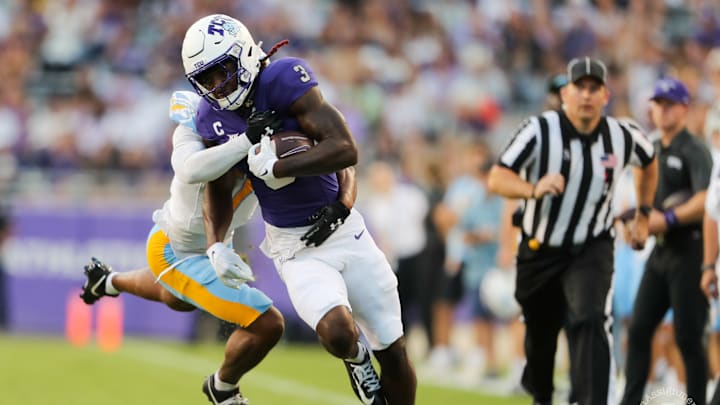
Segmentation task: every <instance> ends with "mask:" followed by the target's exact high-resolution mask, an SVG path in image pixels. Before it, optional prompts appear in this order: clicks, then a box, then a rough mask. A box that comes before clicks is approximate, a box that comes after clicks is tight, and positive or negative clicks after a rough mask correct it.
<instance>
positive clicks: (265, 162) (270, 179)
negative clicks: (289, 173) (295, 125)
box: [248, 131, 314, 190]
mask: <svg viewBox="0 0 720 405" xmlns="http://www.w3.org/2000/svg"><path fill="white" fill-rule="evenodd" d="M313 144H314V142H313V141H312V139H310V138H308V137H306V136H305V135H303V134H301V133H299V132H290V131H285V132H279V133H277V134H273V135H271V136H270V137H267V136H263V137H262V138H261V139H260V143H258V144H255V145H254V146H253V147H252V149H251V151H250V153H249V154H248V166H249V168H250V171H251V172H252V173H253V174H254V175H255V176H257V177H258V178H259V179H261V180H263V181H265V184H267V185H268V187H270V188H272V189H273V190H277V189H279V188H282V187H285V186H287V185H288V184H290V183H292V182H293V181H295V177H280V178H276V177H275V175H274V173H273V168H274V167H275V163H276V162H277V161H278V160H279V159H282V158H286V157H288V156H291V155H294V154H296V153H300V152H305V151H307V150H309V149H310V148H311V147H312V146H313Z"/></svg>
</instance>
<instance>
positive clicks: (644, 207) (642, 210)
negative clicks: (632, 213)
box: [637, 205, 652, 217]
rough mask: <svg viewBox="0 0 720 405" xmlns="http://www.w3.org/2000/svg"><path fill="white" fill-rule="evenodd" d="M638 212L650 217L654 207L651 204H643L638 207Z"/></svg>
mask: <svg viewBox="0 0 720 405" xmlns="http://www.w3.org/2000/svg"><path fill="white" fill-rule="evenodd" d="M637 210H638V213H640V215H642V216H644V217H649V216H650V212H652V207H651V206H649V205H641V206H639V207H638V208H637Z"/></svg>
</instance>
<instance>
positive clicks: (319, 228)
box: [300, 201, 350, 246]
mask: <svg viewBox="0 0 720 405" xmlns="http://www.w3.org/2000/svg"><path fill="white" fill-rule="evenodd" d="M348 215H350V210H349V209H348V208H347V207H346V206H345V204H343V203H341V202H340V201H335V202H334V203H332V204H328V205H326V206H324V207H322V208H320V209H319V210H318V212H316V213H315V214H313V216H311V217H310V221H311V222H313V225H312V226H311V227H310V229H308V231H307V232H305V235H303V236H302V237H301V238H300V240H301V241H304V242H305V246H320V245H322V243H323V242H325V240H326V239H327V238H329V237H330V235H332V234H333V232H335V231H336V230H337V229H338V228H339V227H340V225H342V224H344V223H345V218H347V217H348Z"/></svg>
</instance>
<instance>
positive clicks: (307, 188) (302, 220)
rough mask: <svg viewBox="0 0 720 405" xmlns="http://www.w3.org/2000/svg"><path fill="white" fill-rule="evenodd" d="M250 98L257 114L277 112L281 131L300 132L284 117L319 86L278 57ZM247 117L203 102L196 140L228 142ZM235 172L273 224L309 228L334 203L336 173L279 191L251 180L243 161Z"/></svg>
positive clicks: (301, 68)
mask: <svg viewBox="0 0 720 405" xmlns="http://www.w3.org/2000/svg"><path fill="white" fill-rule="evenodd" d="M256 86H257V87H256V89H255V91H254V93H253V94H251V97H252V99H253V101H254V109H255V110H257V111H267V110H275V111H276V112H277V113H278V114H279V115H280V116H281V117H282V119H283V127H284V130H286V131H290V130H294V131H300V125H299V124H298V122H297V120H296V119H295V118H294V117H292V116H290V115H288V109H289V108H290V105H291V104H292V103H293V102H294V101H295V100H297V99H298V98H299V97H300V96H302V95H303V94H305V93H306V92H307V91H308V90H310V89H311V88H312V87H314V86H317V80H315V76H314V74H313V72H312V70H311V69H310V67H308V65H307V64H306V63H305V61H304V60H302V59H298V58H281V59H278V60H276V61H273V62H271V63H270V64H269V65H267V66H266V67H265V68H264V69H263V70H261V71H260V75H259V76H258V77H257V79H256ZM245 118H246V117H242V116H241V115H240V114H239V113H238V112H236V111H216V110H214V109H213V108H212V107H211V106H210V104H209V103H208V102H207V101H205V99H203V100H202V101H201V102H200V106H199V108H198V113H197V118H196V125H197V130H198V133H199V134H200V136H202V137H203V138H205V139H207V140H210V141H215V142H218V143H224V142H227V140H228V137H230V136H234V135H237V134H241V133H243V132H245V129H246V128H247V124H246V122H245ZM239 167H240V169H241V170H243V171H244V172H246V173H249V178H250V181H251V183H252V186H253V189H254V190H255V194H256V195H257V197H258V201H259V202H260V209H261V211H262V215H263V218H264V219H265V221H266V222H267V223H269V224H271V225H274V226H277V227H281V228H289V227H296V226H304V225H309V224H310V222H309V221H308V217H310V216H311V215H312V214H314V213H315V212H316V211H317V210H319V209H320V208H322V207H324V206H325V205H327V204H329V203H331V202H333V201H336V200H337V199H338V190H339V187H338V182H337V177H336V176H335V174H334V173H333V174H328V175H322V176H306V177H297V178H296V179H295V181H294V182H293V183H291V184H289V185H287V186H285V187H283V188H280V189H278V190H273V189H271V188H269V187H268V186H267V185H266V184H265V182H264V181H263V180H261V179H258V178H257V177H255V176H253V174H252V173H251V172H250V170H249V169H248V166H247V159H243V160H242V161H241V162H240V164H239Z"/></svg>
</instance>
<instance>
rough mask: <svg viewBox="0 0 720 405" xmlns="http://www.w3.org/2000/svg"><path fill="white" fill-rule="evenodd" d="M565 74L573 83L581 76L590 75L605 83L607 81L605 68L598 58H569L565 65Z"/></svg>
mask: <svg viewBox="0 0 720 405" xmlns="http://www.w3.org/2000/svg"><path fill="white" fill-rule="evenodd" d="M567 75H568V79H569V80H570V81H571V82H573V83H574V82H576V81H578V80H580V79H582V78H583V77H592V78H593V79H596V80H598V81H599V82H600V83H602V84H605V82H606V81H607V68H606V67H605V64H604V63H602V62H600V61H599V60H597V59H592V58H589V57H587V56H586V57H583V58H575V59H573V60H571V61H570V63H568V65H567Z"/></svg>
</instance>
